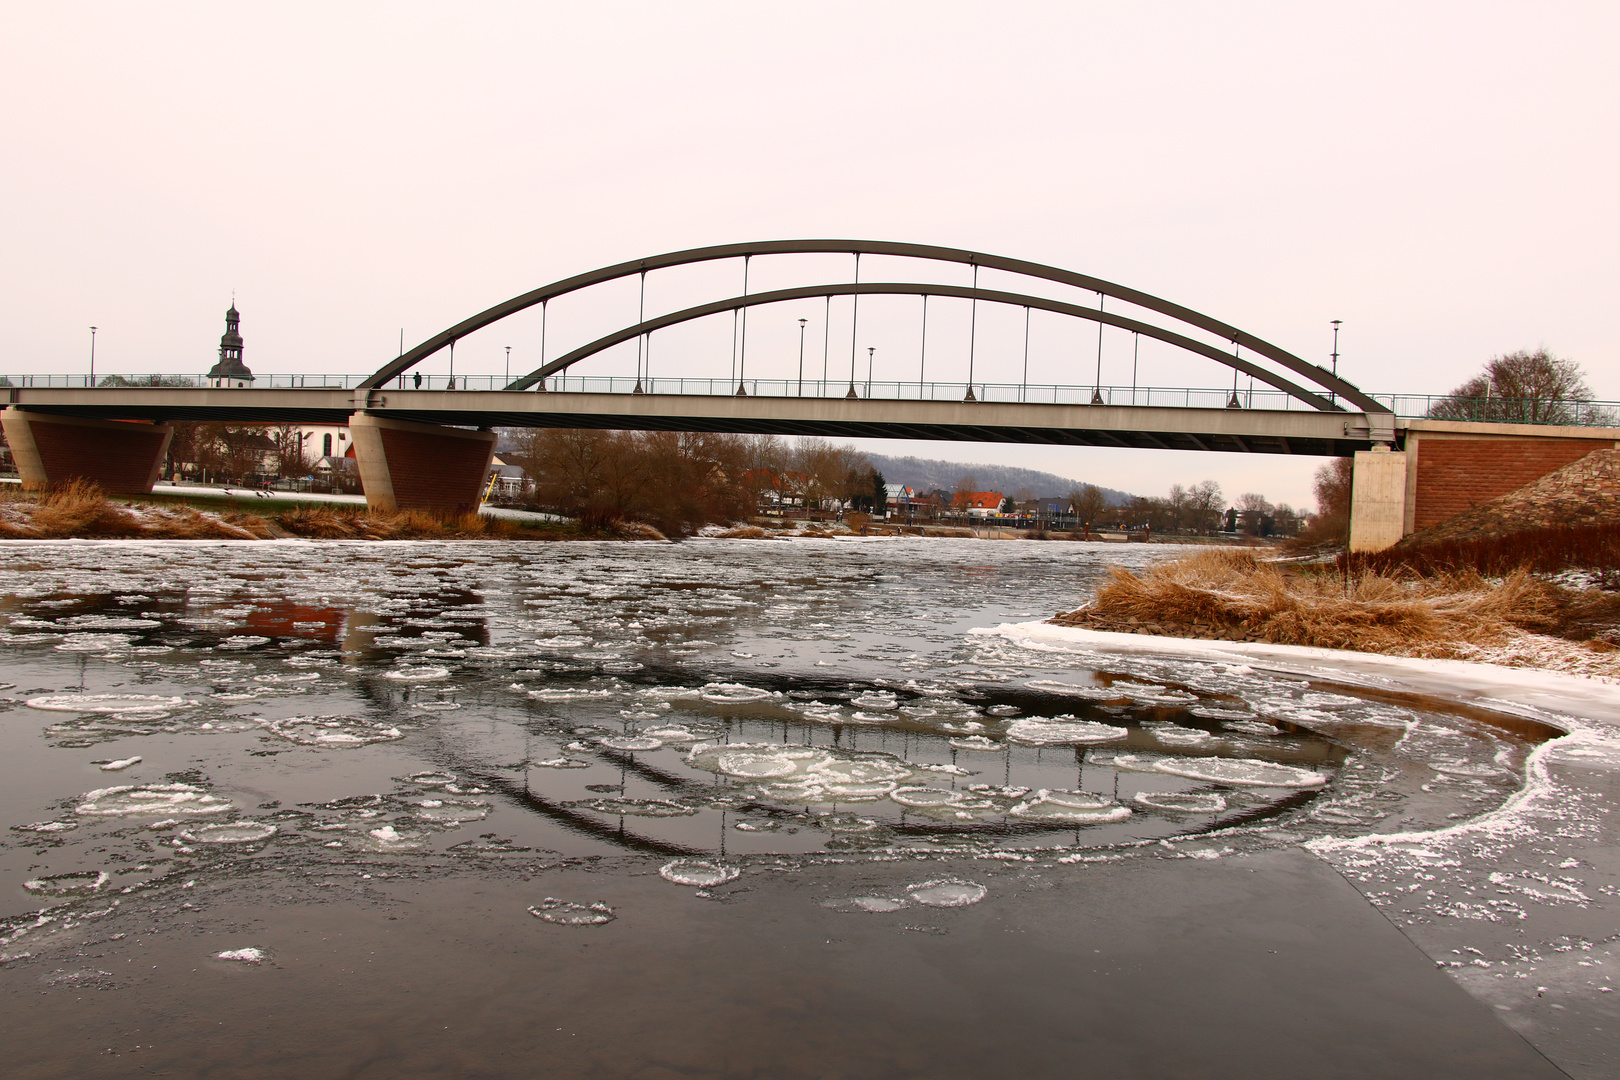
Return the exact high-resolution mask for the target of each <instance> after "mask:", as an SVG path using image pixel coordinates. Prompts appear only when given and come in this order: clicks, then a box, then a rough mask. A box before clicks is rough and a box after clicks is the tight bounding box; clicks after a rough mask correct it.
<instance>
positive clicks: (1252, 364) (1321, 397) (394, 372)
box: [361, 240, 1390, 427]
mask: <svg viewBox="0 0 1620 1080" xmlns="http://www.w3.org/2000/svg"><path fill="white" fill-rule="evenodd" d="M805 254H847V255H852V256H854V257H855V260H856V262H855V277H856V280H855V281H851V282H834V283H828V284H824V285H809V286H802V287H797V288H791V289H778V290H773V291H770V292H762V293H753V294H747V293H744V294H742V295H738V296H732V297H727V298H723V299H719V300H715V301H711V302H709V303H705V304H699V305H697V306H694V307H689V308H685V309H683V310H680V311H674V312H669V313H667V314H664V315H659V316H656V317H654V318H651V319H640V320H639V321H637V322H636V323H634V324H633V325H629V326H625V327H622V328H621V329H619V330H615V331H613V332H612V333H609V334H606V335H603V336H601V337H599V338H597V339H595V340H594V341H590V342H587V343H586V344H584V345H581V346H579V347H578V348H575V349H573V350H571V351H569V352H567V353H565V354H563V355H562V356H559V357H557V358H556V359H554V360H551V361H549V362H544V363H542V365H541V366H540V367H537V368H535V369H534V370H533V371H530V372H529V373H528V374H526V375H523V376H520V377H519V378H517V379H515V380H513V381H512V382H511V383H510V384H509V385H508V386H507V387H506V389H507V390H525V389H528V388H530V387H536V388H538V389H541V390H543V389H544V388H545V383H544V380H545V379H546V378H547V377H549V376H552V375H555V374H557V373H559V372H563V371H566V370H567V369H568V368H570V367H572V366H573V365H575V364H578V363H580V362H581V361H584V360H587V359H589V358H591V357H593V356H596V355H597V354H599V353H602V352H604V351H605V350H607V349H610V348H612V347H613V346H615V345H619V344H622V343H624V342H627V341H633V340H635V339H637V338H639V337H641V336H642V335H650V334H652V333H654V332H656V331H658V330H662V329H665V328H668V327H672V326H676V325H679V324H681V323H686V322H691V321H693V320H695V319H701V318H704V317H705V316H709V315H715V314H722V313H724V312H727V311H741V310H745V309H748V308H752V307H757V306H761V305H768V304H776V303H783V302H787V301H793V300H804V299H820V298H823V297H833V296H852V297H855V298H856V302H857V304H858V302H859V299H858V298H859V297H861V296H869V295H911V296H921V297H930V296H942V297H952V298H958V299H964V300H970V301H974V302H985V303H992V304H1004V305H1011V306H1018V307H1024V308H1027V309H1033V310H1040V311H1049V312H1053V313H1056V314H1059V315H1065V316H1069V317H1072V318H1078V319H1084V320H1089V321H1092V322H1096V323H1100V324H1103V325H1107V326H1114V327H1118V328H1120V329H1123V330H1128V331H1131V332H1132V333H1135V334H1139V335H1142V336H1144V337H1149V338H1153V339H1156V340H1158V341H1162V342H1165V343H1166V344H1169V345H1172V346H1174V347H1176V348H1178V349H1181V350H1183V351H1185V352H1188V353H1191V354H1194V355H1197V356H1201V357H1204V358H1205V359H1209V360H1214V361H1216V362H1217V363H1219V364H1223V365H1225V366H1226V367H1228V368H1231V369H1232V370H1234V371H1235V372H1240V373H1242V374H1246V375H1249V376H1251V377H1252V378H1254V379H1255V380H1257V381H1259V382H1263V383H1265V384H1267V385H1268V386H1271V387H1273V388H1275V389H1277V390H1280V391H1282V392H1283V393H1285V394H1287V395H1289V396H1290V397H1292V398H1294V399H1296V400H1298V401H1299V402H1301V403H1303V404H1304V405H1306V406H1309V407H1310V408H1311V409H1314V410H1317V411H1320V412H1344V411H1346V410H1345V408H1344V407H1343V406H1342V405H1340V404H1339V402H1340V400H1342V401H1344V402H1345V403H1347V404H1349V405H1352V406H1354V407H1355V408H1356V409H1357V410H1358V411H1360V412H1363V413H1367V414H1375V415H1376V414H1389V412H1390V410H1389V409H1388V407H1386V406H1385V405H1383V404H1381V403H1380V402H1378V401H1376V400H1374V399H1373V398H1372V397H1371V396H1369V395H1367V394H1365V393H1363V392H1362V391H1361V390H1360V389H1359V388H1357V387H1356V386H1354V385H1352V384H1351V383H1349V382H1347V381H1346V380H1344V379H1341V378H1339V377H1338V376H1337V375H1336V374H1335V373H1333V372H1331V371H1329V370H1327V369H1326V368H1323V367H1321V366H1320V365H1317V364H1313V363H1310V362H1309V361H1307V360H1304V359H1302V358H1300V357H1298V356H1296V355H1294V354H1293V353H1290V352H1288V351H1287V350H1285V349H1282V348H1279V347H1278V346H1276V345H1273V344H1271V343H1270V342H1268V341H1266V340H1264V339H1262V338H1259V337H1256V336H1255V335H1253V334H1249V333H1247V332H1245V331H1243V330H1240V329H1238V328H1237V327H1235V326H1231V325H1230V324H1228V323H1225V322H1222V321H1220V320H1219V319H1215V318H1212V317H1210V316H1208V315H1204V314H1202V313H1200V312H1197V311H1194V310H1192V309H1191V308H1187V307H1184V306H1182V305H1180V304H1177V303H1174V302H1172V301H1169V300H1165V299H1162V298H1160V297H1157V296H1153V295H1151V294H1150V293H1145V292H1142V291H1141V290H1139V289H1132V288H1129V287H1127V286H1123V285H1118V284H1115V283H1114V282H1111V281H1105V280H1103V279H1101V278H1096V277H1091V276H1089V275H1086V274H1081V273H1077V272H1075V271H1072V270H1064V269H1061V268H1058V267H1054V266H1046V265H1044V264H1041V263H1035V262H1029V261H1026V260H1023V259H1013V258H1008V257H1005V256H1001V255H990V254H987V253H984V252H978V251H967V250H963V249H959V248H947V247H937V246H933V245H928V244H909V243H898V242H892V241H879V240H768V241H761V242H756V243H745V244H721V245H715V246H711V247H701V248H690V249H687V250H684V251H675V252H669V253H667V254H663V255H654V256H649V257H647V258H643V259H636V260H632V261H630V262H622V263H617V264H614V265H612V266H605V267H602V268H601V269H598V270H593V271H590V272H588V273H584V274H579V275H576V276H574V277H570V278H564V279H562V280H561V281H556V282H553V283H551V284H550V285H545V286H542V287H541V288H538V289H534V290H532V291H530V292H526V293H523V294H522V295H520V296H515V297H513V298H512V299H510V300H507V301H504V302H503V303H500V304H496V305H495V306H493V307H491V308H488V309H486V310H484V311H481V312H479V313H478V314H476V315H473V316H472V317H470V318H468V319H465V320H463V321H462V322H460V323H457V324H456V325H455V326H452V327H450V328H449V329H447V330H445V331H443V332H441V333H439V334H436V335H434V336H433V337H431V338H429V339H427V340H426V341H424V342H422V343H421V344H419V345H417V346H415V347H414V348H412V349H410V350H408V351H406V352H404V353H402V354H401V355H400V356H399V357H397V358H396V359H394V360H393V361H392V362H390V363H388V364H385V365H384V366H383V367H381V368H379V369H378V370H377V371H376V372H374V373H373V374H372V375H371V376H370V377H369V378H367V379H366V380H365V381H364V382H363V383H362V384H361V386H362V388H363V389H381V388H383V387H385V386H386V385H387V384H388V382H389V381H390V380H392V379H394V378H395V377H397V376H399V375H402V374H404V373H405V372H407V371H409V370H410V369H411V368H413V367H415V366H416V365H417V364H419V363H421V362H422V361H423V360H425V359H427V358H428V357H430V356H432V355H434V354H435V353H437V352H439V351H440V350H441V349H445V348H453V347H454V345H455V343H456V342H457V341H458V340H460V339H461V338H463V337H466V336H467V335H469V334H472V333H474V332H475V331H478V330H481V329H483V328H484V327H486V326H490V325H491V324H493V323H496V322H499V321H500V320H502V319H505V318H507V317H508V316H511V315H515V314H517V313H519V312H521V311H526V310H528V309H530V308H533V307H535V306H540V307H541V308H542V310H544V307H545V305H547V304H548V303H549V302H550V301H552V300H554V299H556V298H558V297H560V296H565V295H567V294H569V293H573V292H577V291H579V290H581V289H586V288H589V287H591V286H594V285H600V284H604V283H607V282H611V281H616V280H619V279H622V278H628V277H633V276H636V275H641V276H643V277H645V275H646V274H648V273H650V272H652V271H655V270H663V269H668V268H673V267H681V266H690V265H693V264H697V263H704V262H712V261H715V260H722V259H743V260H744V261H745V262H746V261H747V260H750V259H753V258H755V257H759V256H770V255H805ZM863 255H877V256H893V257H900V258H908V259H918V260H925V261H931V262H940V263H954V264H959V265H966V266H971V267H973V268H974V269H975V278H977V270H978V269H979V268H984V269H989V270H996V271H1002V272H1005V273H1009V274H1012V275H1014V276H1016V277H1021V278H1026V279H1032V280H1034V281H1045V282H1053V283H1056V284H1060V285H1066V286H1071V287H1074V288H1077V289H1083V290H1085V291H1086V292H1090V293H1095V294H1096V295H1097V297H1098V303H1097V306H1096V307H1089V306H1085V305H1081V304H1073V303H1068V302H1064V301H1060V300H1053V299H1050V298H1048V297H1044V296H1038V295H1033V294H1030V293H1025V292H1016V291H1006V290H997V289H981V288H978V287H977V285H976V284H975V285H973V286H955V285H944V284H939V283H920V282H862V281H860V280H859V277H860V258H861V256H863ZM1105 299H1113V300H1116V301H1120V302H1123V303H1126V304H1129V305H1131V306H1133V307H1135V308H1138V309H1141V310H1143V311H1146V312H1152V313H1154V314H1157V315H1160V316H1163V317H1164V318H1165V319H1166V320H1167V321H1168V322H1169V324H1170V325H1168V326H1161V325H1158V324H1156V323H1152V322H1147V321H1144V320H1142V319H1136V318H1130V317H1127V316H1124V315H1119V314H1115V313H1112V312H1108V311H1106V310H1104V306H1103V305H1104V300H1105ZM857 318H858V313H857ZM1187 331H1195V332H1201V333H1202V334H1203V335H1205V336H1206V338H1207V337H1211V336H1212V337H1215V338H1218V339H1221V340H1224V341H1226V342H1228V343H1230V345H1231V347H1232V352H1231V353H1230V354H1228V353H1227V352H1225V351H1224V350H1223V349H1220V348H1216V347H1215V346H1214V345H1211V344H1210V343H1209V342H1208V341H1207V340H1201V339H1200V338H1197V337H1193V336H1190V335H1189V333H1188V332H1187ZM1244 349H1247V350H1248V352H1249V353H1250V355H1251V357H1252V358H1253V359H1247V358H1245V357H1243V355H1242V350H1244ZM543 359H544V358H543V357H542V360H543ZM1267 364H1269V365H1272V366H1267ZM1278 368H1280V369H1281V370H1280V371H1279V370H1277V369H1278ZM1291 376H1297V377H1299V379H1300V380H1302V381H1303V382H1304V383H1305V384H1306V385H1301V383H1300V382H1299V381H1296V380H1295V378H1293V377H1291ZM1083 382H1084V381H1083V380H1082V383H1083ZM971 393H972V381H971V376H970V379H969V394H970V395H971ZM1098 403H1100V401H1099V402H1098ZM1378 426H1380V427H1383V426H1384V425H1382V424H1379V425H1378Z"/></svg>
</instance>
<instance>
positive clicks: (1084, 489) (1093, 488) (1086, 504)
mask: <svg viewBox="0 0 1620 1080" xmlns="http://www.w3.org/2000/svg"><path fill="white" fill-rule="evenodd" d="M1069 505H1070V506H1073V507H1074V513H1075V516H1076V517H1078V518H1079V519H1080V524H1082V525H1084V526H1086V527H1087V528H1090V527H1091V526H1093V525H1099V524H1101V521H1100V519H1101V517H1102V514H1103V511H1104V510H1106V509H1108V496H1106V495H1104V494H1103V493H1102V488H1100V487H1098V486H1097V485H1096V484H1081V485H1080V486H1079V487H1078V488H1076V489H1075V490H1074V491H1073V492H1071V493H1070V494H1069Z"/></svg>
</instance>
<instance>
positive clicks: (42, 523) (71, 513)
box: [0, 480, 270, 540]
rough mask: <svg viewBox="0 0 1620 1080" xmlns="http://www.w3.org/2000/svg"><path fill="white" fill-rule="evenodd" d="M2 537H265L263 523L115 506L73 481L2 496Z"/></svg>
mask: <svg viewBox="0 0 1620 1080" xmlns="http://www.w3.org/2000/svg"><path fill="white" fill-rule="evenodd" d="M0 508H3V512H0V537H6V538H9V539H18V540H22V539H27V540H57V539H70V538H80V537H82V538H96V539H176V540H251V539H255V538H259V537H264V536H269V535H270V533H269V532H268V531H267V528H266V523H265V522H264V520H263V519H262V518H255V517H253V516H252V515H250V514H227V515H225V516H223V517H221V516H218V515H215V514H206V513H202V512H200V511H198V510H194V509H192V508H191V507H189V506H175V507H157V506H149V505H142V506H139V507H135V506H133V505H126V506H119V505H118V504H116V503H114V502H112V501H110V500H109V499H108V498H107V496H106V494H105V493H103V492H102V490H101V489H100V488H99V487H97V486H96V485H95V484H93V483H90V482H88V481H85V480H74V481H72V482H71V483H68V484H65V485H63V486H61V487H59V488H56V489H54V490H52V491H47V492H26V491H22V490H20V489H17V488H11V489H9V490H7V491H6V492H5V493H4V495H3V497H0Z"/></svg>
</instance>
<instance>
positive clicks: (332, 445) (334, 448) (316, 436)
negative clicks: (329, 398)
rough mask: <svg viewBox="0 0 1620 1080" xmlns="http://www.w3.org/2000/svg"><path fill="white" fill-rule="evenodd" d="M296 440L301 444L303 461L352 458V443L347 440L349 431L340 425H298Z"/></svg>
mask: <svg viewBox="0 0 1620 1080" xmlns="http://www.w3.org/2000/svg"><path fill="white" fill-rule="evenodd" d="M298 438H299V440H300V441H301V442H302V443H303V448H304V460H305V461H317V460H319V459H320V458H345V457H346V458H352V457H354V443H353V442H351V441H350V439H349V429H348V428H347V427H345V426H343V425H342V424H311V425H309V426H308V427H305V426H304V425H302V424H300V425H299V427H298Z"/></svg>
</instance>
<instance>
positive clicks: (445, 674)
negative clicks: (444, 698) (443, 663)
mask: <svg viewBox="0 0 1620 1080" xmlns="http://www.w3.org/2000/svg"><path fill="white" fill-rule="evenodd" d="M449 677H450V669H449V668H444V667H428V666H423V667H402V668H395V669H394V670H392V671H389V672H385V673H384V674H383V678H385V679H395V680H398V681H400V682H432V681H434V680H435V679H448V678H449Z"/></svg>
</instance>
